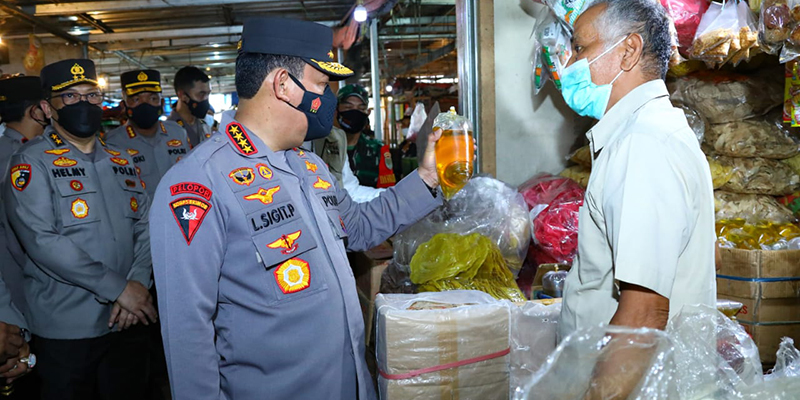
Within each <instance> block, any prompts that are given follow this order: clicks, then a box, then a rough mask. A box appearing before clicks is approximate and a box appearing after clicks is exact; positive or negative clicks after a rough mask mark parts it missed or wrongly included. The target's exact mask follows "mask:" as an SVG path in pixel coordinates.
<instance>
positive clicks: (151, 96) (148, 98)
mask: <svg viewBox="0 0 800 400" xmlns="http://www.w3.org/2000/svg"><path fill="white" fill-rule="evenodd" d="M142 103H148V104H150V105H154V106H160V105H161V94H159V93H142V94H140V95H137V96H132V97H129V98H128V104H129V105H130V106H131V107H136V106H138V105H139V104H142Z"/></svg>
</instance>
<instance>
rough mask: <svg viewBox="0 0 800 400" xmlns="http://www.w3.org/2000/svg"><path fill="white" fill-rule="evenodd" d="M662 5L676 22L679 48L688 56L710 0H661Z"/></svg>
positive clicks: (682, 53)
mask: <svg viewBox="0 0 800 400" xmlns="http://www.w3.org/2000/svg"><path fill="white" fill-rule="evenodd" d="M661 5H663V6H664V8H666V9H667V13H669V15H670V17H672V20H673V21H674V22H675V29H676V30H677V31H678V44H679V47H678V50H680V53H681V55H683V56H684V57H687V56H688V55H689V48H690V47H692V41H694V35H695V33H696V32H697V26H698V25H700V19H702V17H703V14H705V12H706V10H707V9H708V0H661Z"/></svg>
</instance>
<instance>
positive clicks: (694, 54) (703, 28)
mask: <svg viewBox="0 0 800 400" xmlns="http://www.w3.org/2000/svg"><path fill="white" fill-rule="evenodd" d="M758 49H759V45H758V30H757V27H756V20H755V16H754V15H753V13H752V12H751V11H750V7H748V5H747V3H745V2H743V1H741V2H740V1H737V0H723V1H722V2H721V3H716V2H714V3H711V5H710V6H709V7H708V9H707V10H706V12H705V14H703V17H702V19H701V20H700V24H699V25H698V26H697V32H696V33H695V38H694V41H693V42H692V48H691V50H690V58H692V59H695V60H700V61H703V62H705V63H706V66H708V67H709V68H716V67H720V66H722V65H723V64H727V63H731V64H733V65H734V66H735V65H738V64H739V63H741V62H742V61H748V60H749V59H750V56H751V54H754V53H755V52H756V51H758Z"/></svg>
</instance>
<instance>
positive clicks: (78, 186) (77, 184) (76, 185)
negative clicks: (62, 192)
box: [69, 181, 83, 192]
mask: <svg viewBox="0 0 800 400" xmlns="http://www.w3.org/2000/svg"><path fill="white" fill-rule="evenodd" d="M69 187H71V188H72V190H74V191H76V192H80V191H81V190H83V184H82V183H81V181H71V182H70V183H69Z"/></svg>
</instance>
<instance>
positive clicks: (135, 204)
mask: <svg viewBox="0 0 800 400" xmlns="http://www.w3.org/2000/svg"><path fill="white" fill-rule="evenodd" d="M131 211H133V212H137V211H139V202H138V201H136V197H131Z"/></svg>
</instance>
